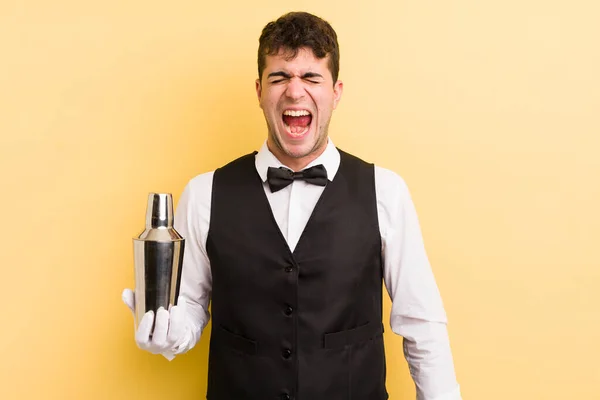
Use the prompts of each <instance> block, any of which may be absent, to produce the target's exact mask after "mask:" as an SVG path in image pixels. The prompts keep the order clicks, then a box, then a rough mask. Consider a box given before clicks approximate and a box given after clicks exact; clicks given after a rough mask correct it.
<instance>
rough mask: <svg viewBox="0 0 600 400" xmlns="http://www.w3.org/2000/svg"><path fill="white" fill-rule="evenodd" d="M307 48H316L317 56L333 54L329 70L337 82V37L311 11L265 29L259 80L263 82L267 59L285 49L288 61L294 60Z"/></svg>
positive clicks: (260, 54) (330, 28) (261, 37)
mask: <svg viewBox="0 0 600 400" xmlns="http://www.w3.org/2000/svg"><path fill="white" fill-rule="evenodd" d="M303 47H307V48H310V49H312V51H313V53H314V55H315V57H317V58H319V59H322V58H325V57H327V55H329V70H330V71H331V75H332V77H333V83H335V82H337V79H338V73H339V70H340V49H339V45H338V41H337V35H336V33H335V31H334V30H333V28H332V27H331V25H329V23H328V22H327V21H325V20H323V19H321V18H319V17H317V16H315V15H312V14H309V13H307V12H290V13H287V14H285V15H282V16H281V17H279V18H278V19H277V20H276V21H271V22H269V23H268V24H267V25H266V26H265V27H264V28H263V30H262V34H261V35H260V39H259V46H258V79H262V73H263V71H264V69H265V63H266V57H267V56H268V55H269V56H272V55H275V54H277V53H279V51H280V50H283V51H284V52H285V54H286V58H287V59H290V60H292V59H294V58H295V57H296V56H297V55H298V50H300V49H301V48H303Z"/></svg>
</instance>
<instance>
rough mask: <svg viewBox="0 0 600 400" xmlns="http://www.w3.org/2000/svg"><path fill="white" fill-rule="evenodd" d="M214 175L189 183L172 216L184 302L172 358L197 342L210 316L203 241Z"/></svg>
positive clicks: (208, 273)
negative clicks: (181, 242) (180, 242)
mask: <svg viewBox="0 0 600 400" xmlns="http://www.w3.org/2000/svg"><path fill="white" fill-rule="evenodd" d="M213 175H214V172H209V173H205V174H202V175H198V176H197V177H195V178H194V179H192V180H191V181H190V182H189V183H188V184H187V186H186V187H185V189H184V190H183V193H182V195H181V198H180V199H179V203H178V204H177V211H176V212H175V221H174V227H175V229H176V230H177V232H179V234H180V235H181V236H183V237H184V238H185V250H184V257H183V268H182V273H181V286H180V291H179V294H180V296H183V299H184V300H185V302H186V306H187V309H186V311H187V313H186V335H185V337H184V339H183V340H182V341H181V342H180V343H178V344H177V347H176V349H175V351H174V354H181V353H185V352H187V351H189V350H190V349H191V348H193V347H194V346H195V345H196V343H198V341H199V340H200V336H201V335H202V331H203V330H204V327H205V326H206V325H207V324H208V321H209V319H210V315H209V313H208V306H209V303H210V297H211V292H212V274H211V270H210V261H209V259H208V256H207V254H206V237H207V235H208V228H209V223H210V204H211V196H212V180H213Z"/></svg>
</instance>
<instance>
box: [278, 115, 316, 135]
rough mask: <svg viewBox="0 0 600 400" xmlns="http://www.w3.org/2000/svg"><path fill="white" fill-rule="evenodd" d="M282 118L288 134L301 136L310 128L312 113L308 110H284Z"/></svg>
mask: <svg viewBox="0 0 600 400" xmlns="http://www.w3.org/2000/svg"><path fill="white" fill-rule="evenodd" d="M282 119H283V124H284V125H285V129H286V130H287V132H288V133H289V134H290V136H293V137H302V136H303V135H305V134H306V133H307V132H308V130H309V129H310V124H311V122H312V114H311V113H310V111H308V110H285V111H284V112H283V115H282Z"/></svg>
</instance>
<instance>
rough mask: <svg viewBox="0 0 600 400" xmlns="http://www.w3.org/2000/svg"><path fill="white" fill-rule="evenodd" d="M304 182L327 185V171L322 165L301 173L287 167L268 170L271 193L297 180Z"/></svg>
mask: <svg viewBox="0 0 600 400" xmlns="http://www.w3.org/2000/svg"><path fill="white" fill-rule="evenodd" d="M298 179H300V180H304V181H306V182H308V183H312V184H313V185H319V186H325V185H327V170H326V169H325V167H324V166H323V165H322V164H319V165H315V166H314V167H310V168H307V169H305V170H302V171H300V172H294V171H292V170H291V169H288V168H285V167H279V168H273V167H269V169H268V170H267V182H268V183H269V188H271V192H273V193H275V192H277V191H278V190H281V189H283V188H284V187H286V186H288V185H289V184H290V183H292V182H293V181H295V180H298Z"/></svg>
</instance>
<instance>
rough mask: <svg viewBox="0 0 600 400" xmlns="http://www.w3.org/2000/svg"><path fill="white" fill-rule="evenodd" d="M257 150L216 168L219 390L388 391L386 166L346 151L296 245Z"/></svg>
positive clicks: (211, 388) (213, 258)
mask: <svg viewBox="0 0 600 400" xmlns="http://www.w3.org/2000/svg"><path fill="white" fill-rule="evenodd" d="M255 154H256V153H253V154H249V155H246V156H244V157H241V158H239V159H237V160H235V161H233V162H231V163H229V164H227V165H226V166H224V167H222V168H219V169H217V170H216V171H215V174H214V178H213V191H212V205H211V217H210V229H209V233H208V238H207V242H206V250H207V253H208V257H209V259H210V263H211V269H212V279H213V282H212V288H213V289H212V331H211V341H210V354H209V363H208V365H209V370H208V394H207V398H208V399H209V400H281V399H296V400H383V399H387V398H388V395H387V392H386V389H385V374H386V367H385V354H384V345H383V335H382V333H383V324H382V272H383V271H382V259H381V237H380V232H379V226H378V219H377V202H376V196H375V177H374V167H373V165H372V164H367V163H365V162H364V161H362V160H360V159H358V158H356V157H354V156H351V155H349V154H347V153H344V152H341V151H340V155H341V163H340V167H339V170H338V172H337V174H336V175H335V178H334V180H333V181H331V182H329V183H328V185H327V187H326V188H325V190H324V191H323V194H322V195H321V197H320V199H319V201H318V202H317V205H316V207H315V209H314V211H313V213H312V215H311V217H310V219H309V221H308V223H307V225H306V228H305V229H304V232H303V233H302V236H301V237H300V240H299V241H298V244H297V246H296V248H295V250H294V252H293V253H292V252H291V251H290V249H289V246H288V245H287V243H286V241H285V239H284V237H283V235H282V234H281V231H280V230H279V228H278V226H277V223H276V222H275V219H274V217H273V214H272V212H271V209H270V206H269V202H268V200H267V198H266V196H265V193H264V189H263V184H262V181H261V179H260V176H259V175H258V173H257V171H256V167H255Z"/></svg>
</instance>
